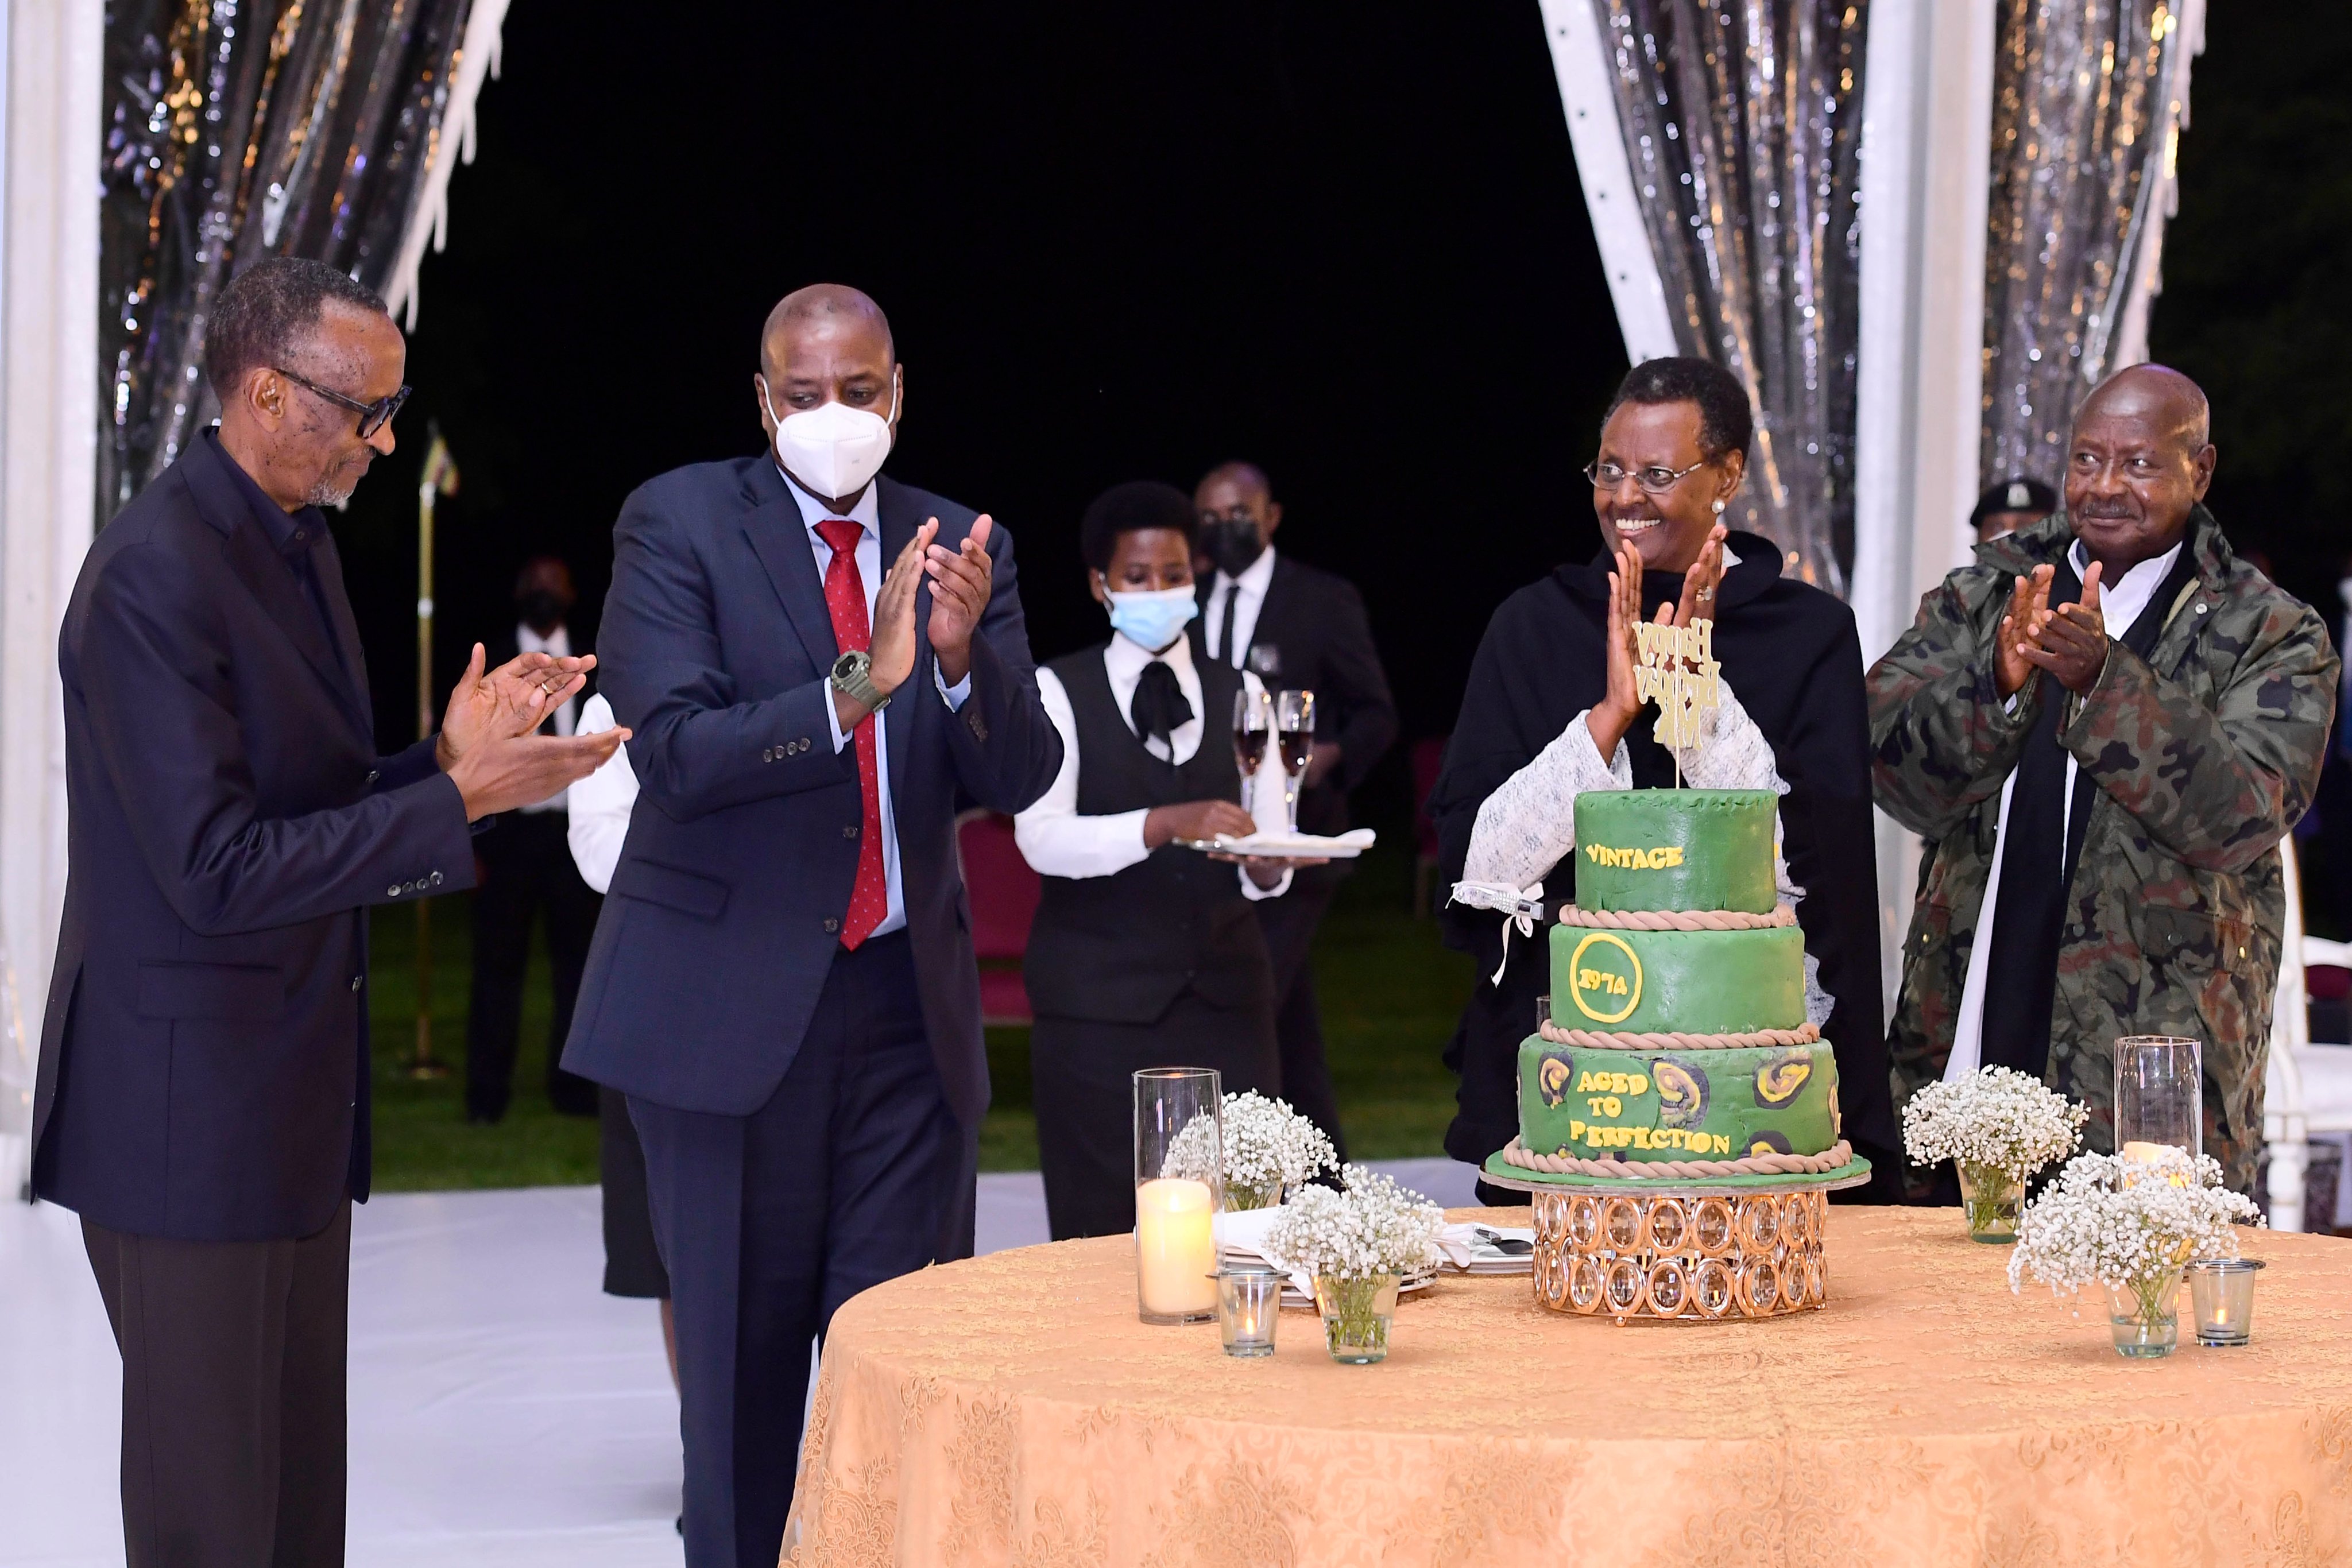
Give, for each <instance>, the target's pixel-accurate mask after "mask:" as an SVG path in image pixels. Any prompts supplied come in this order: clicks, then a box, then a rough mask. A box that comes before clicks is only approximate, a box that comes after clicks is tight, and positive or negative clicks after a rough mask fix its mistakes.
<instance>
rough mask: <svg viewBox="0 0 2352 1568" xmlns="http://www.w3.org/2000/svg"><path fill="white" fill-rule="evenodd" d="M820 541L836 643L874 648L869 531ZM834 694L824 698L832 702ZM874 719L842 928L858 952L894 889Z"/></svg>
mask: <svg viewBox="0 0 2352 1568" xmlns="http://www.w3.org/2000/svg"><path fill="white" fill-rule="evenodd" d="M816 531H817V535H818V537H819V538H823V539H824V544H825V548H826V549H829V550H831V551H833V559H832V560H831V561H829V562H827V563H826V565H825V569H824V608H825V611H826V612H827V613H828V614H830V615H831V616H832V617H833V640H834V643H835V645H837V646H838V647H839V648H840V649H841V651H842V652H843V653H865V652H866V651H867V650H868V649H869V648H871V647H872V646H873V643H874V632H873V622H871V621H869V620H868V619H867V618H866V580H865V579H864V578H862V577H860V576H859V575H858V573H857V541H858V540H859V539H860V538H863V537H864V535H865V532H866V530H865V529H864V528H860V527H858V526H857V525H856V523H853V522H849V521H846V520H845V519H843V518H840V517H827V518H826V519H825V520H824V521H823V522H821V523H819V524H817V526H816ZM831 696H832V694H831V693H830V692H828V693H827V694H826V697H827V699H828V700H830V698H831ZM876 733H877V732H876V726H875V716H874V715H872V714H870V713H869V714H867V715H866V716H865V717H864V718H861V719H859V720H858V721H857V729H856V741H857V795H858V800H859V804H860V807H861V810H862V813H863V821H861V822H860V823H859V825H858V831H857V880H856V882H855V883H851V884H850V888H849V913H848V915H846V916H845V917H844V918H843V920H842V922H841V945H842V946H845V947H852V948H854V947H856V946H857V945H858V944H859V943H861V942H863V941H865V940H866V938H867V937H868V936H873V935H874V928H875V927H876V926H877V925H881V924H882V916H883V915H886V914H887V913H888V912H889V908H890V888H889V884H888V883H887V882H886V881H885V880H884V879H883V875H882V770H881V767H880V764H879V762H878V761H877V758H876V756H875V752H874V746H875V736H876Z"/></svg>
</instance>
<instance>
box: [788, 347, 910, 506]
mask: <svg viewBox="0 0 2352 1568" xmlns="http://www.w3.org/2000/svg"><path fill="white" fill-rule="evenodd" d="M760 400H761V402H767V404H768V417H769V418H771V419H773V420H775V421H776V461H777V462H779V463H781V464H782V465H784V471H785V472H786V473H788V474H790V475H791V476H793V478H795V479H797V480H799V481H800V482H801V483H802V484H803V485H805V486H808V487H809V488H810V489H811V490H813V491H814V492H815V493H816V494H817V495H820V496H824V497H842V496H854V495H856V493H857V492H858V491H860V490H863V489H864V488H866V485H867V484H868V483H870V482H871V481H872V479H873V477H874V476H875V475H877V474H879V473H880V472H882V462H883V459H885V458H887V457H888V456H889V455H890V439H891V437H890V420H888V419H885V418H883V417H882V416H881V415H880V414H878V413H874V412H873V411H872V410H871V409H864V408H851V407H850V406H849V405H848V404H846V403H840V402H825V403H821V404H819V405H818V406H817V407H815V408H810V409H803V410H802V411H801V412H800V413H793V414H787V415H785V416H783V417H782V418H777V415H776V405H775V404H774V403H773V402H768V383H767V382H766V381H765V380H762V381H761V382H760ZM890 415H891V418H892V419H895V418H897V417H898V378H897V377H896V376H895V375H893V376H892V378H891V382H890Z"/></svg>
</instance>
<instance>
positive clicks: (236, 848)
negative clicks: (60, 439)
mask: <svg viewBox="0 0 2352 1568" xmlns="http://www.w3.org/2000/svg"><path fill="white" fill-rule="evenodd" d="M404 359H405V347H404V343H403V342H402V340H401V335H400V329H398V328H397V327H395V326H394V325H393V322H392V318H391V317H389V316H387V315H386V314H385V313H384V308H383V301H382V300H380V299H378V298H376V297H375V296H374V295H373V294H372V293H370V292H368V291H367V290H366V289H364V288H362V287H359V286H358V285H357V284H355V283H353V282H352V280H351V279H350V278H349V277H345V276H343V275H342V274H341V273H339V272H337V271H335V270H334V269H333V268H332V267H326V266H323V265H321V264H320V263H317V262H309V261H296V260H291V259H287V258H271V259H268V260H264V261H261V262H258V263H256V264H255V265H254V266H253V267H250V268H248V269H247V271H246V272H244V273H243V274H241V275H240V276H239V277H237V278H236V280H235V281H233V282H231V283H230V285H229V286H228V287H226V288H225V289H223V290H222V291H221V295H220V298H219V299H218V301H217V302H216V303H215V306H214V308H213V311H212V315H211V319H210V321H209V323H208V326H207V330H206V333H205V371H206V372H207V374H208V375H209V377H210V379H211V382H212V384H213V387H214V389H215V392H216V393H217V394H218V396H219V398H220V402H221V423H220V426H219V428H218V429H217V430H216V431H213V430H208V431H205V433H203V434H200V435H199V436H198V437H197V438H196V439H195V440H194V441H193V442H191V443H190V444H189V445H188V449H187V451H186V452H185V453H184V454H183V455H182V456H181V457H180V459H179V461H178V462H176V463H174V464H173V465H172V466H171V468H170V469H169V470H167V471H166V472H165V473H164V474H163V476H162V477H160V478H158V479H157V480H156V481H155V482H154V483H153V484H152V485H151V486H148V487H147V489H146V491H145V492H144V493H143V494H142V495H141V496H140V497H138V498H137V499H136V500H134V501H132V502H131V505H130V506H128V507H125V508H123V511H122V514H121V516H120V517H117V518H115V520H114V521H113V522H112V523H111V524H110V525H109V526H108V528H107V529H106V531H105V532H104V533H102V534H100V536H99V537H98V541H97V543H96V544H95V545H93V546H92V547H91V549H90V552H89V558H88V559H86V560H84V562H83V563H82V569H81V576H80V578H79V580H78V581H77V582H76V584H75V586H74V592H73V598H72V600H71V601H70V602H69V604H68V608H67V612H66V621H65V628H64V631H63V632H62V633H61V634H60V636H59V638H58V666H59V674H60V675H61V676H62V677H63V684H64V687H65V734H66V799H67V802H68V808H69V812H68V820H69V825H68V862H67V878H66V904H65V918H64V923H63V926H62V928H61V929H60V931H59V933H58V963H57V972H56V975H55V977H54V978H53V979H52V981H51V983H50V988H49V1002H48V1012H47V1019H46V1020H45V1022H44V1025H43V1029H42V1038H41V1063H40V1071H39V1078H38V1083H37V1090H36V1094H35V1101H34V1108H33V1146H34V1157H33V1186H34V1191H35V1192H36V1194H37V1196H39V1197H46V1198H48V1199H49V1200H51V1201H52V1202H55V1203H58V1204H61V1205H63V1206H65V1207H68V1208H71V1209H75V1210H77V1211H79V1214H80V1215H81V1219H82V1234H83V1238H84V1240H85V1243H86V1244H87V1246H88V1249H89V1260H90V1266H91V1268H92V1269H93V1270H95V1271H96V1273H97V1275H98V1287H99V1292H100V1295H101V1296H102V1297H103V1298H104V1300H105V1301H106V1310H107V1316H108V1318H109V1319H110V1322H111V1323H112V1325H113V1329H114V1335H115V1342H116V1343H117V1345H118V1346H119V1347H120V1348H121V1353H122V1372H123V1376H122V1521H123V1536H124V1545H125V1549H126V1552H127V1556H128V1559H129V1562H130V1563H131V1568H146V1565H148V1564H161V1563H170V1564H173V1568H179V1565H182V1564H193V1565H198V1568H205V1565H210V1564H219V1565H221V1568H250V1565H252V1564H256V1563H277V1564H282V1565H293V1564H301V1565H305V1568H308V1565H311V1564H322V1563H323V1564H333V1563H341V1561H342V1560H343V1458H344V1447H343V1439H344V1412H343V1361H344V1354H343V1353H344V1340H345V1325H346V1321H347V1312H346V1301H347V1297H348V1293H349V1286H350V1246H351V1206H352V1203H353V1202H354V1201H364V1200H365V1199H366V1197H367V1194H368V1176H369V1157H368V1041H367V989H366V983H367V919H366V906H367V905H369V904H407V903H412V902H414V901H415V900H416V899H418V898H421V897H425V896H428V895H430V894H436V893H454V892H456V891H457V889H459V888H461V887H465V886H467V884H468V883H471V882H472V881H473V861H474V856H473V846H472V843H471V841H470V836H469V834H468V831H467V824H468V823H469V822H472V821H478V820H479V819H480V818H482V817H484V816H486V815H488V814H489V813H491V812H494V811H502V810H509V809H511V808H513V807H516V806H520V805H521V804H523V803H524V802H525V801H528V800H541V799H543V798H544V797H546V796H547V795H549V794H551V793H552V792H553V791H555V790H557V789H562V787H563V786H564V785H565V784H566V783H568V782H569V781H570V780H572V779H576V778H579V777H581V776H583V774H585V773H587V772H589V771H590V770H591V769H593V768H594V767H595V766H596V764H597V763H598V762H600V761H601V760H603V758H604V757H605V756H608V755H610V753H611V752H612V750H613V748H614V745H615V744H616V740H615V735H617V734H621V733H623V732H608V733H607V734H606V735H604V736H593V737H587V738H585V739H579V740H560V739H553V738H547V737H538V736H534V735H532V734H531V733H530V731H531V730H532V729H534V728H535V727H537V725H538V723H539V721H540V719H541V716H543V715H544V713H545V712H546V709H547V707H548V706H549V705H550V704H551V703H554V702H560V701H562V699H563V697H565V696H566V695H569V694H570V693H571V692H572V690H574V689H576V687H577V686H578V685H579V679H580V677H579V674H578V671H579V670H580V669H581V668H582V667H583V664H584V663H585V662H584V661H557V660H550V659H548V658H547V657H546V656H544V655H538V656H534V657H532V658H529V659H523V660H518V661H516V662H515V663H513V664H509V665H506V666H505V667H503V668H501V669H500V670H499V672H498V673H497V674H495V675H493V676H491V677H489V678H488V679H484V678H483V675H482V651H481V649H480V648H479V647H477V648H476V649H475V650H474V658H473V663H472V664H471V666H470V667H469V668H468V669H467V677H466V679H465V680H464V681H462V682H461V683H459V685H458V687H457V691H456V692H454V693H453V694H452V695H451V696H450V699H449V706H448V710H447V713H446V716H445V717H444V719H443V722H442V729H441V733H440V734H439V735H438V736H437V737H435V738H434V739H432V740H427V741H420V742H419V743H418V744H417V745H415V747H411V748H409V749H408V750H406V751H404V752H402V753H400V754H399V755H397V756H394V757H379V756H378V755H377V753H376V749H375V741H374V736H373V717H372V715H371V712H370V709H369V704H368V687H367V671H366V669H365V667H364V666H363V665H362V663H361V658H360V643H359V628H358V626H357V625H356V624H355V623H354V622H353V621H352V610H351V603H350V601H349V600H347V599H346V598H345V597H344V594H343V580H342V567H341V560H340V559H339V558H338V556H337V554H336V550H335V542H334V538H333V537H332V536H331V534H330V533H329V531H328V529H327V525H326V519H325V518H324V517H323V516H322V515H321V514H320V510H319V508H320V507H322V506H333V505H338V504H340V503H341V501H342V500H343V499H345V498H346V497H349V496H350V495H351V493H352V487H353V486H356V485H357V484H358V483H359V480H360V476H362V474H364V473H365V472H366V471H367V467H368V465H369V463H370V462H372V461H373V459H374V458H375V457H377V456H379V455H385V454H389V453H390V452H391V451H392V449H393V439H392V424H391V420H392V415H393V414H394V413H395V412H396V411H397V410H398V408H399V406H400V402H401V400H402V399H403V398H404V397H405V396H406V394H407V390H408V389H407V388H405V387H404V386H403V385H401V371H402V368H403V364H404Z"/></svg>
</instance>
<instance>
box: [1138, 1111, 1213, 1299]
mask: <svg viewBox="0 0 2352 1568" xmlns="http://www.w3.org/2000/svg"><path fill="white" fill-rule="evenodd" d="M1223 1110H1224V1093H1223V1087H1222V1085H1221V1083H1220V1082H1219V1080H1218V1077H1217V1073H1216V1071H1215V1070H1214V1069H1213V1068H1206V1067H1148V1068H1145V1069H1144V1070H1143V1071H1140V1072H1138V1073H1137V1074H1136V1075H1135V1294H1136V1311H1137V1312H1138V1314H1139V1316H1140V1317H1141V1318H1142V1319H1143V1321H1144V1322H1148V1323H1204V1322H1208V1321H1209V1320H1210V1319H1211V1318H1213V1317H1215V1316H1216V1315H1217V1286H1216V1281H1215V1279H1214V1278H1213V1276H1214V1275H1215V1274H1216V1272H1217V1235H1216V1223H1217V1216H1218V1215H1219V1214H1221V1213H1222V1212H1223V1210H1224V1207H1225V1182H1224V1171H1223V1166H1224V1147H1225V1134H1224V1117H1223Z"/></svg>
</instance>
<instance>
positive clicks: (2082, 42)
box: [1979, 0, 2187, 485]
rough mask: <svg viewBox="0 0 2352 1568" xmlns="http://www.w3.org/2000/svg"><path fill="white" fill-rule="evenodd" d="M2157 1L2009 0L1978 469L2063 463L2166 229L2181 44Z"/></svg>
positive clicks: (1996, 125) (2000, 77)
mask: <svg viewBox="0 0 2352 1568" xmlns="http://www.w3.org/2000/svg"><path fill="white" fill-rule="evenodd" d="M2181 47H2187V40H2186V38H2185V37H2183V34H2182V31H2181V28H2180V26H2179V5H2178V4H2177V3H2176V4H2173V5H2167V4H2166V0H2065V3H2063V4H2062V3H2061V0H2002V4H2001V8H2000V34H1999V38H1998V42H1997V44H1996V51H1997V52H1996V54H1995V57H1994V64H1993V70H1994V78H1993V105H1992V194H1991V202H1990V216H1989V219H1988V223H1989V232H1988V233H1987V235H1986V236H1985V241H1986V243H1985V350H1984V351H1985V377H1984V388H1985V391H1984V434H1983V440H1982V444H1981V447H1980V453H1979V462H1980V465H1981V467H1982V470H1983V472H1982V476H1981V477H1982V479H1983V481H1984V483H1986V484H1993V483H1996V482H1998V481H1999V480H2001V479H2006V478H2009V477H2011V476H2014V475H2029V476H2032V477H2034V478H2038V479H2042V480H2046V481H2048V482H2049V483H2051V484H2053V485H2056V484H2059V483H2060V482H2061V481H2062V480H2063V478H2064V471H2065V456H2066V454H2065V441H2066V436H2067V432H2068V428H2069V426H2070V425H2071V424H2072V423H2073V420H2074V408H2075V405H2076V404H2077V403H2079V402H2082V400H2083V397H2084V393H2086V392H2089V391H2090V390H2091V388H2092V387H2094V386H2095V385H2096V384H2098V382H2100V380H2101V379H2103V378H2104V377H2105V375H2106V374H2107V373H2108V371H2110V370H2113V369H2117V368H2120V367H2119V365H2118V363H2117V361H2116V352H2115V350H2116V348H2117V347H2118V337H2119V334H2120V332H2121V330H2122V327H2123V316H2124V312H2125V307H2126V298H2127V297H2128V294H2129V291H2130V287H2131V279H2132V277H2133V275H2134V274H2135V272H2136V271H2137V269H2138V268H2137V260H2138V257H2139V256H2140V255H2141V254H2142V251H2143V247H2146V246H2152V245H2154V244H2156V243H2157V242H2158V238H2159V237H2160V229H2161V225H2162V224H2163V221H2164V220H2163V214H2162V213H2161V212H2160V211H2159V210H2158V187H2159V185H2160V183H2161V180H2160V175H2161V173H2162V171H2163V170H2164V167H2165V163H2166V160H2167V158H2168V155H2169V154H2168V143H2169V141H2170V138H2171V134H2172V131H2173V126H2172V121H2171V116H2170V113H2169V110H2168V107H2167V104H2168V98H2167V92H2166V84H2167V83H2168V81H2169V80H2170V79H2171V73H2172V68H2173V51H2174V50H2176V49H2179V48H2181Z"/></svg>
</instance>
